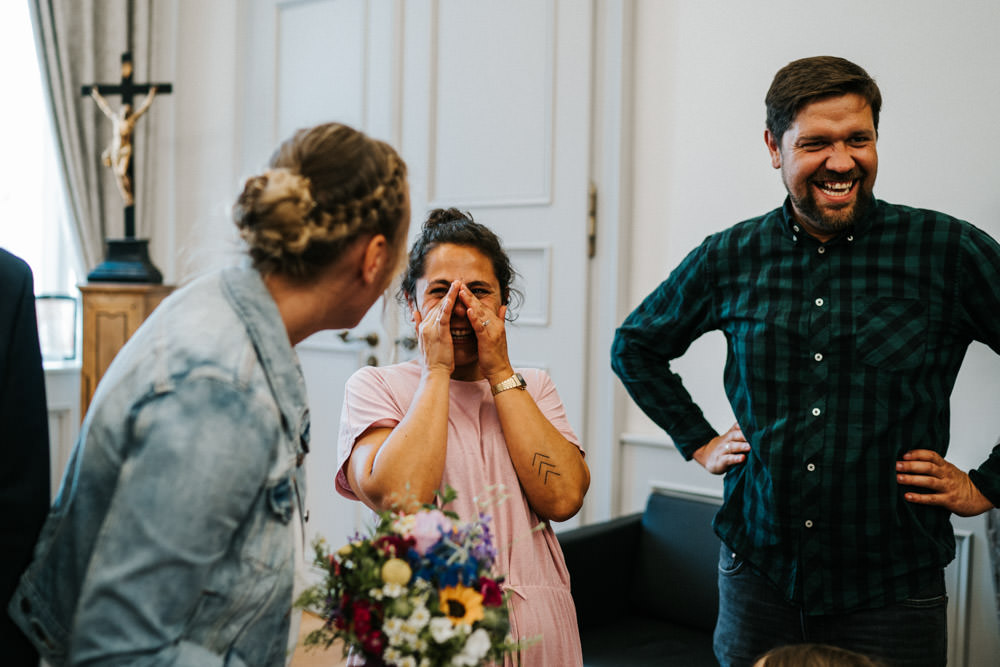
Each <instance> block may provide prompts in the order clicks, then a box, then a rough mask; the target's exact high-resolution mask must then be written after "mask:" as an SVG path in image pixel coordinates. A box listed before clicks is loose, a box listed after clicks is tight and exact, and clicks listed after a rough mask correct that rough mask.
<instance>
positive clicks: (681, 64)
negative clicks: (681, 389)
mask: <svg viewBox="0 0 1000 667" xmlns="http://www.w3.org/2000/svg"><path fill="white" fill-rule="evenodd" d="M998 26H1000V3H997V2H995V1H994V0H967V1H964V2H958V3H944V2H936V1H934V0H906V1H903V0H896V1H882V2H870V1H868V0H844V1H843V2H840V3H837V4H836V6H832V5H830V4H829V3H816V2H802V0H769V1H768V2H754V3H749V2H740V1H738V0H729V1H722V0H714V1H712V0H676V1H672V2H661V1H660V0H638V2H637V4H636V20H635V81H634V86H635V100H634V108H635V115H634V122H635V125H634V133H635V142H634V149H635V150H634V162H633V173H634V176H635V178H634V190H633V193H634V198H633V207H634V209H633V210H634V219H633V221H632V226H631V237H632V252H631V256H632V257H633V258H634V261H633V264H632V265H631V267H630V270H629V271H630V272H629V280H630V283H629V294H630V296H629V299H630V303H629V304H628V307H629V308H631V307H634V306H635V305H637V304H638V302H639V301H640V300H641V299H642V298H643V297H644V296H645V295H646V294H647V293H648V292H649V291H651V290H652V289H653V288H654V287H655V286H656V285H657V284H658V283H659V282H660V281H661V280H663V279H664V278H665V277H666V275H667V273H668V272H669V270H670V269H671V268H673V267H674V266H675V265H676V264H677V263H678V262H679V261H680V260H681V259H682V258H683V256H684V255H685V254H686V253H687V252H688V251H689V250H690V249H692V248H693V247H694V246H695V245H697V244H698V243H699V242H700V241H701V240H702V239H703V238H704V237H705V236H706V235H708V234H710V233H712V232H715V231H718V230H721V229H724V228H726V227H728V226H730V225H732V224H733V223H735V222H738V221H740V220H744V219H746V218H749V217H753V216H756V215H759V214H761V213H764V212H766V211H768V210H770V209H772V208H774V207H776V206H778V205H780V203H781V201H782V200H783V198H784V194H785V193H784V189H783V187H782V185H781V181H780V178H779V174H778V172H775V171H774V170H773V169H771V167H770V164H769V160H768V155H767V151H766V149H765V147H764V142H763V132H764V101H763V100H764V94H765V92H766V91H767V88H768V86H769V85H770V82H771V79H772V77H773V76H774V73H775V72H776V71H777V70H778V69H779V68H780V67H782V66H783V65H785V64H786V63H788V62H789V61H791V60H795V59H797V58H801V57H804V56H810V55H820V54H829V55H839V56H843V57H846V58H848V59H850V60H853V61H854V62H857V63H858V64H860V65H862V66H863V67H864V68H865V69H867V70H868V72H869V74H871V75H872V76H873V77H874V78H875V79H876V81H877V82H878V83H879V86H880V88H881V89H882V94H883V98H884V103H883V108H882V115H881V120H880V125H879V130H880V137H879V146H878V148H879V166H880V171H879V176H878V182H877V183H876V187H875V193H876V195H877V196H878V197H880V198H882V199H885V200H887V201H891V202H897V203H904V204H909V205H914V206H922V207H928V208H934V209H938V210H941V211H944V212H947V213H950V214H952V215H955V216H957V217H960V218H964V219H966V220H969V221H970V222H973V223H974V224H976V225H977V226H979V227H981V228H983V229H985V230H987V231H989V232H990V233H991V234H992V235H993V236H994V237H997V238H1000V187H998V184H1000V162H998V161H997V160H996V153H997V149H998V148H1000V123H998V122H997V119H998V118H1000V74H998V68H1000V40H997V39H996V35H995V32H996V28H997V27H998ZM724 354H725V349H724V341H723V339H722V336H721V335H715V336H709V337H707V338H706V339H704V340H701V341H699V342H698V343H696V344H695V346H694V347H692V349H691V350H690V351H689V353H688V354H687V355H686V356H685V358H683V359H682V360H680V362H679V363H678V365H677V368H678V372H679V373H680V374H681V375H682V376H683V377H684V378H685V382H686V383H687V384H688V386H689V388H690V389H691V392H692V394H693V395H694V396H695V399H696V400H697V401H699V403H700V404H701V405H702V407H703V408H704V409H705V412H706V415H707V417H708V419H709V421H711V422H712V423H713V425H714V426H715V427H716V428H717V429H718V430H720V431H721V430H723V429H725V428H728V427H729V426H730V425H731V424H732V423H733V416H732V412H731V410H730V409H729V407H728V405H727V403H726V399H725V395H724V393H723V390H722V365H723V356H724ZM998 396H1000V358H998V357H997V356H996V355H995V354H993V353H992V352H991V351H990V350H989V349H988V348H986V347H985V346H983V345H980V344H975V345H974V346H973V347H972V349H971V350H970V353H969V356H968V358H967V360H966V362H965V365H964V367H963V371H962V373H961V375H960V376H959V381H958V386H957V387H956V390H955V393H954V396H953V400H952V410H953V414H952V446H951V450H950V452H949V457H948V458H949V459H950V460H952V461H953V462H954V463H955V464H957V465H958V466H960V467H962V468H966V469H968V468H971V467H974V466H976V465H978V464H979V463H980V462H981V461H983V460H984V459H985V458H986V456H987V455H988V453H989V450H990V448H991V447H992V445H993V444H994V443H995V442H996V440H997V437H998V436H1000V410H998V409H997V400H998V398H997V397H998ZM625 422H626V423H625V430H626V432H628V433H629V434H632V435H630V436H629V438H630V439H631V440H633V441H635V440H643V439H644V438H645V440H646V444H644V445H641V446H628V447H626V448H625V451H626V459H627V460H632V461H633V465H632V467H631V470H634V471H644V470H650V469H652V470H655V471H656V472H655V473H654V474H652V475H650V474H647V473H645V472H635V473H634V476H633V477H632V478H630V479H629V478H626V480H625V481H624V483H623V487H622V491H623V495H624V496H625V500H624V503H625V509H629V505H632V506H634V505H635V503H636V502H637V501H638V499H639V498H640V497H641V496H642V494H641V493H640V492H639V491H637V489H645V483H646V481H647V479H649V478H655V479H663V480H667V481H673V482H681V483H687V484H689V485H693V486H701V487H711V488H720V487H721V480H719V479H718V478H713V477H711V476H709V475H707V474H706V473H704V471H703V470H701V469H700V468H699V467H698V466H697V465H696V464H686V463H684V462H683V461H682V460H681V458H680V457H679V456H677V455H676V454H674V453H673V452H671V451H670V450H669V449H661V448H658V445H661V444H665V443H666V442H667V441H666V438H665V436H662V434H661V432H660V431H659V429H657V428H656V426H655V425H653V424H652V423H651V422H649V421H648V420H647V419H646V418H645V417H644V416H643V415H642V414H641V413H640V412H639V411H638V409H636V408H634V406H632V407H630V408H629V411H628V413H627V415H626V419H625ZM650 445H652V446H650ZM625 474H626V477H628V475H630V474H632V473H630V472H629V468H628V467H626V472H625ZM955 525H956V527H958V528H964V529H967V530H971V531H973V533H974V538H973V553H972V564H973V568H974V572H973V578H972V582H971V587H972V590H973V594H972V600H971V605H972V607H971V609H970V614H969V619H970V637H971V641H970V647H969V653H968V664H969V665H986V664H996V656H997V655H1000V638H998V634H1000V633H998V627H997V614H996V610H995V609H994V608H993V606H992V598H991V596H992V592H993V587H992V583H991V581H990V579H989V576H988V569H987V568H988V566H989V556H988V553H987V551H986V548H985V545H986V540H985V531H984V521H983V519H982V518H981V517H977V518H974V519H958V520H956V521H955Z"/></svg>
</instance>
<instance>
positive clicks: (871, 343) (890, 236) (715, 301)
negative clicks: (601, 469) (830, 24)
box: [612, 56, 1000, 666]
mask: <svg viewBox="0 0 1000 667" xmlns="http://www.w3.org/2000/svg"><path fill="white" fill-rule="evenodd" d="M766 105H767V129H766V131H765V133H764V137H765V142H766V143H767V147H768V151H769V153H770V156H771V164H772V166H773V167H774V168H775V169H780V170H781V175H782V181H783V182H784V184H785V187H786V189H787V191H788V197H787V199H786V200H785V202H784V205H783V206H781V207H780V208H777V209H775V210H773V211H771V212H770V213H767V214H766V215H763V216H760V217H758V218H754V219H751V220H747V221H745V222H742V223H739V224H737V225H735V226H733V227H731V228H729V229H727V230H725V231H722V232H720V233H718V234H713V235H712V236H710V237H708V238H707V239H706V240H705V241H704V242H703V243H702V244H701V245H700V246H699V247H697V248H696V249H695V250H693V251H692V252H691V253H690V254H689V255H688V256H687V257H686V258H685V259H684V261H683V262H682V263H681V264H680V266H678V267H677V268H676V269H675V270H674V271H673V272H672V273H671V275H670V276H669V277H668V278H667V280H666V281H665V282H663V283H662V284H661V285H660V286H659V287H658V288H657V289H656V290H655V291H654V292H653V293H652V294H650V295H649V296H648V297H647V298H646V299H645V300H644V301H643V303H642V304H641V305H640V306H639V307H638V308H637V309H636V310H635V311H634V312H633V313H632V314H631V315H629V317H628V318H627V319H626V320H625V322H624V323H623V324H622V326H621V327H620V328H619V329H618V332H617V334H616V337H615V341H614V346H613V349H612V366H613V368H614V370H615V372H616V373H617V374H618V376H619V377H620V378H621V380H622V382H623V383H624V385H625V387H626V389H627V390H628V392H629V394H630V395H631V396H632V398H633V399H634V400H635V401H636V403H637V404H638V405H639V406H640V407H641V408H642V409H643V410H644V411H645V412H646V414H647V415H649V416H650V417H651V418H652V419H653V420H654V421H655V422H656V423H657V424H658V425H659V426H661V427H662V428H663V429H664V430H665V431H666V432H667V433H668V434H669V435H670V436H671V438H672V439H673V441H674V443H675V444H676V446H677V447H678V449H679V450H680V451H681V453H682V454H683V455H684V457H685V458H686V459H692V458H693V459H695V460H696V461H698V462H699V463H700V464H701V465H703V466H704V467H705V468H706V469H707V470H709V471H710V472H712V473H716V474H723V473H724V474H725V475H726V477H725V502H724V504H723V507H722V509H721V510H720V511H719V514H718V516H717V517H716V519H715V530H716V532H717V533H718V534H719V536H720V537H721V538H722V541H723V545H722V553H721V555H720V574H719V594H720V609H719V619H718V622H717V625H716V630H715V652H716V656H717V657H718V658H719V661H720V663H721V664H722V665H723V666H728V665H751V664H753V662H754V659H755V658H756V657H757V656H759V655H760V654H762V653H763V652H765V651H766V650H768V649H770V648H772V647H774V646H778V645H782V644H789V643H797V642H804V641H810V642H820V643H827V644H834V645H839V646H842V647H844V648H848V649H853V650H856V651H860V652H863V653H867V654H870V655H873V656H880V657H883V658H887V659H890V660H892V664H894V665H939V666H943V665H944V664H945V662H946V655H947V633H946V596H945V586H944V567H945V566H946V565H947V564H948V562H949V561H950V560H951V559H952V558H953V557H954V554H955V540H954V535H953V532H952V527H951V523H950V517H951V514H952V513H955V514H958V515H961V516H971V515H975V514H979V513H982V512H985V511H986V510H988V509H990V508H991V507H993V506H995V505H1000V446H997V447H995V448H994V449H993V452H992V454H991V456H990V457H989V459H988V460H987V461H985V462H984V463H983V464H982V465H981V466H979V468H977V469H976V470H973V471H970V472H969V473H966V472H964V471H962V470H959V469H958V468H957V467H955V466H954V465H952V464H951V463H949V462H948V461H946V460H945V458H944V456H945V454H946V453H947V449H948V438H949V416H950V415H949V397H950V394H951V391H952V388H953V387H954V384H955V378H956V376H957V375H958V370H959V367H960V366H961V363H962V359H963V357H964V355H965V352H966V349H967V348H968V346H969V344H970V343H971V342H972V341H973V340H977V341H981V342H983V343H985V344H986V345H988V346H990V347H991V348H992V349H993V350H994V351H996V352H997V353H1000V244H998V243H997V241H996V240H995V239H993V238H992V237H991V236H989V235H988V234H986V233H985V232H983V231H981V230H979V229H977V228H976V227H974V226H972V225H970V224H969V223H966V222H963V221H960V220H956V219H954V218H952V217H950V216H947V215H944V214H942V213H937V212H935V211H928V210H921V209H915V208H910V207H906V206H899V205H894V204H890V203H887V202H884V201H880V200H877V199H875V197H874V195H873V188H874V184H875V176H876V173H877V171H878V154H877V152H876V140H877V137H878V117H879V108H880V106H881V93H880V92H879V89H878V86H877V85H876V84H875V82H874V81H873V80H872V79H871V77H869V76H868V74H867V72H865V70H863V69H862V68H861V67H859V66H857V65H855V64H854V63H851V62H849V61H846V60H844V59H841V58H834V57H825V56H824V57H815V58H805V59H802V60H797V61H794V62H792V63H789V64H788V65H787V66H785V67H784V68H782V69H781V70H780V71H779V72H778V73H777V74H776V75H775V78H774V81H773V82H772V84H771V88H770V90H769V91H768V94H767V98H766ZM713 330H719V331H722V332H723V333H724V334H725V336H726V341H727V346H728V356H727V360H726V366H725V377H724V382H725V388H726V393H727V395H728V397H729V401H730V404H731V405H732V408H733V411H734V413H735V415H736V418H737V422H738V423H737V424H736V425H734V426H733V427H732V428H731V429H730V430H729V431H728V432H726V433H724V434H722V435H719V434H718V433H717V432H716V431H715V430H714V429H713V428H712V427H711V426H710V425H709V424H708V422H707V421H706V420H705V418H704V417H703V416H702V413H701V410H700V409H699V408H698V406H697V405H695V403H694V402H693V401H692V399H691V396H690V395H689V394H688V392H687V390H686V389H685V388H684V386H683V384H682V382H681V380H680V378H679V377H678V376H677V375H676V374H674V373H672V372H671V371H670V369H669V363H670V361H671V360H673V359H675V358H677V357H679V356H681V355H682V354H683V353H684V352H685V351H686V350H687V348H688V346H689V345H690V344H691V342H692V341H694V340H695V339H696V338H698V337H699V336H701V335H702V334H704V333H706V332H708V331H713Z"/></svg>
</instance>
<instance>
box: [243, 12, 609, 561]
mask: <svg viewBox="0 0 1000 667" xmlns="http://www.w3.org/2000/svg"><path fill="white" fill-rule="evenodd" d="M246 7H247V9H246V15H245V17H244V18H245V21H244V25H243V34H244V36H245V37H244V43H243V53H242V57H241V59H240V61H241V63H242V67H243V68H244V71H243V73H242V80H243V87H244V105H243V112H242V113H243V117H242V118H241V119H240V123H241V131H240V133H239V136H241V137H242V145H241V150H240V153H241V155H242V162H241V166H242V169H243V171H244V173H245V174H250V173H254V172H256V171H257V170H258V169H259V168H260V166H261V165H262V164H263V163H264V162H265V161H266V159H267V157H268V155H269V154H270V152H271V150H273V148H274V147H275V145H276V144H277V142H278V141H279V140H280V139H282V138H284V137H286V136H288V135H289V134H290V133H291V132H292V131H293V130H294V129H296V128H299V127H303V126H307V125H311V124H314V123H318V122H322V121H328V120H337V121H341V122H345V123H348V124H350V125H353V126H355V127H358V128H359V129H362V130H364V131H365V132H367V133H369V134H371V135H372V136H375V137H378V138H380V139H385V140H386V141H389V142H390V143H391V144H393V145H394V146H396V147H397V148H398V149H399V150H400V152H401V154H402V155H403V158H404V159H405V160H406V162H407V164H408V166H409V170H410V181H411V199H412V203H413V212H414V213H413V222H412V224H411V235H413V234H416V232H417V231H418V230H419V227H420V224H421V223H422V221H423V219H424V217H425V214H426V212H427V211H428V210H430V209H432V208H437V207H451V206H454V207H457V208H459V209H461V210H466V211H469V212H471V213H472V215H473V216H474V217H475V218H476V220H477V221H479V222H482V223H484V224H486V225H487V226H489V227H491V228H493V229H494V230H496V231H497V232H498V233H499V234H500V235H501V237H502V238H503V240H504V242H505V245H506V247H507V248H508V250H509V251H510V254H511V258H512V260H513V262H514V265H515V269H517V271H518V272H519V273H520V275H521V277H522V279H521V281H520V283H519V284H518V285H517V286H518V287H519V288H520V289H521V290H522V291H523V292H524V295H525V298H524V302H523V304H522V306H521V308H520V309H519V311H518V317H517V320H516V322H514V324H513V325H510V326H509V327H508V331H509V349H510V353H511V358H512V361H513V363H514V364H515V365H521V366H537V367H542V368H545V369H547V370H548V371H549V373H550V374H551V375H552V377H553V378H554V380H555V382H556V385H557V387H558V389H559V392H560V394H561V396H562V398H563V401H564V402H565V404H566V408H567V412H568V414H569V418H570V421H571V423H572V424H573V427H574V428H575V429H577V431H578V432H579V433H580V435H581V437H582V436H583V435H584V434H583V433H582V429H583V424H584V411H585V402H586V398H587V397H586V393H585V387H584V378H585V370H586V367H585V364H586V355H585V351H586V326H585V325H586V308H587V298H586V294H585V291H586V284H587V262H588V260H587V237H586V234H587V212H588V209H587V189H588V178H589V169H590V159H591V156H590V143H591V106H592V104H591V86H592V71H591V69H592V56H591V52H592V48H593V46H592V41H593V37H592V32H593V6H592V3H591V2H576V1H568V0H564V1H562V2H557V1H555V0H546V1H542V0H516V1H504V2H500V1H492V0H406V1H405V2H403V1H401V0H367V1H366V0H253V2H252V3H249V5H247V6H246ZM369 333H375V334H376V335H377V336H378V339H379V343H378V344H377V345H376V346H375V347H374V348H369V346H368V344H367V343H366V342H364V341H361V340H357V341H355V342H348V343H344V342H342V341H341V340H340V339H339V338H338V337H336V336H335V335H334V334H332V333H326V334H321V335H318V336H315V337H313V338H312V339H310V340H308V341H305V342H304V343H302V345H300V357H301V359H302V364H303V370H304V372H305V375H306V381H307V384H308V387H309V398H310V404H311V409H312V416H313V417H312V418H313V423H312V453H311V454H310V457H309V464H308V465H309V503H308V504H309V506H310V517H311V518H310V521H309V526H308V532H309V536H310V537H311V536H312V535H315V534H322V535H324V536H326V537H327V538H328V540H330V541H331V542H333V543H339V542H341V541H344V540H346V539H347V537H348V536H349V535H350V534H351V533H353V531H355V530H356V529H357V528H358V527H359V522H360V521H363V520H364V517H365V513H363V512H361V511H359V505H358V504H357V503H350V502H347V501H344V500H343V499H342V498H340V497H339V496H338V495H337V494H336V492H335V491H334V490H333V476H334V474H335V472H336V470H335V465H336V458H335V449H336V437H337V427H338V423H339V422H338V420H339V415H340V408H341V402H342V400H343V384H344V381H345V380H346V379H347V376H348V375H349V374H350V372H352V371H353V370H354V369H355V368H357V367H358V365H359V364H360V363H367V362H368V361H369V357H370V356H371V355H374V357H375V360H376V361H377V362H378V363H390V362H391V361H393V360H394V359H397V358H400V357H405V356H406V355H407V352H406V351H405V350H403V349H402V348H401V347H400V346H398V345H395V344H394V343H395V341H397V340H400V339H403V338H406V337H407V336H412V330H411V328H410V326H409V321H408V318H407V317H406V316H405V315H402V314H400V313H398V312H397V308H396V304H395V302H394V301H391V300H390V301H389V303H388V304H387V305H386V307H385V308H383V307H381V306H380V304H376V306H375V307H374V308H373V309H372V312H371V313H369V315H368V316H367V317H366V318H365V321H364V322H362V324H361V325H360V326H359V327H358V328H357V329H356V330H354V331H352V332H351V335H352V336H353V337H357V338H359V339H360V338H361V337H363V336H366V335H367V334H369ZM585 445H586V443H585Z"/></svg>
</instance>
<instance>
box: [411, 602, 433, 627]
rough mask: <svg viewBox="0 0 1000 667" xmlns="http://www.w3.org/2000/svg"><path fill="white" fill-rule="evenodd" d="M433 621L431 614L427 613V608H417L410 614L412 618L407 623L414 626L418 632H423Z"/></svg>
mask: <svg viewBox="0 0 1000 667" xmlns="http://www.w3.org/2000/svg"><path fill="white" fill-rule="evenodd" d="M430 620H431V613H430V612H429V611H427V607H422V606H421V607H417V608H416V609H414V610H413V613H412V614H410V618H409V619H407V623H409V624H410V625H412V626H413V627H414V628H415V629H416V630H418V631H419V630H422V629H423V628H424V626H425V625H427V623H429V622H430Z"/></svg>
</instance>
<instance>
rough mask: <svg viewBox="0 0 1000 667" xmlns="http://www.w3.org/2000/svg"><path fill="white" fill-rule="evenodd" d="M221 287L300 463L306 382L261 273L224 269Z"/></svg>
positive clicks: (304, 446)
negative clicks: (253, 352) (247, 338)
mask: <svg viewBox="0 0 1000 667" xmlns="http://www.w3.org/2000/svg"><path fill="white" fill-rule="evenodd" d="M221 278H222V286H223V289H224V291H225V294H226V297H227V298H228V299H229V301H230V303H232V306H233V309H234V310H235V311H236V313H237V314H238V315H239V317H240V319H241V320H243V324H244V326H245V327H246V330H247V334H248V335H249V336H250V340H251V341H252V342H253V346H254V348H255V349H256V351H257V355H258V358H259V359H260V363H261V366H263V368H264V374H265V375H266V376H267V381H268V383H269V384H270V386H271V392H272V394H273V395H274V398H275V400H276V401H277V403H278V406H279V409H280V410H281V415H282V418H283V423H282V425H283V427H284V428H285V432H286V433H287V434H288V437H289V439H290V440H291V441H292V442H296V443H298V447H299V451H298V452H296V453H297V455H298V457H299V462H300V463H301V459H302V457H303V456H304V455H305V454H306V453H307V452H308V451H309V409H308V407H306V405H307V403H306V388H305V380H304V378H303V375H302V368H301V366H300V365H299V359H298V355H296V353H295V350H294V349H293V348H292V346H291V343H290V342H289V340H288V331H287V330H286V329H285V326H284V322H283V320H282V319H281V313H280V312H279V311H278V306H277V304H276V303H275V302H274V298H273V297H272V296H271V293H270V292H269V291H268V289H267V286H266V285H265V284H264V280H263V279H262V278H261V275H260V273H259V272H258V271H257V270H256V269H254V268H252V267H250V266H246V265H244V266H240V267H233V268H229V269H226V270H225V271H224V272H223V273H222V277H221Z"/></svg>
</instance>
